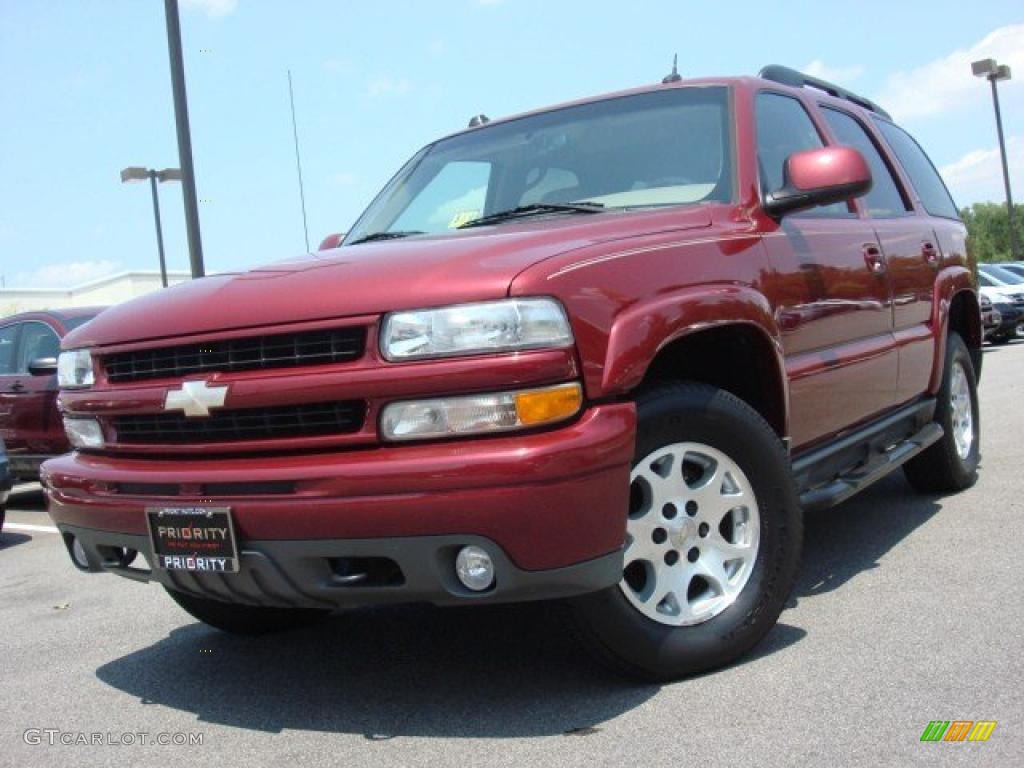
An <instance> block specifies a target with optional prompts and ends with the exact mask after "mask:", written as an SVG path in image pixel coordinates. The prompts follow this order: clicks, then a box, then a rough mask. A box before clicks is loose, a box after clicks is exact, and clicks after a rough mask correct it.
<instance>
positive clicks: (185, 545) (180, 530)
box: [146, 507, 238, 573]
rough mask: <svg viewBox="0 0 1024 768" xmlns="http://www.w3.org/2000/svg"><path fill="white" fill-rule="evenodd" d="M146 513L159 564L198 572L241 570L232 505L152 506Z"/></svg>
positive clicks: (164, 567) (179, 569)
mask: <svg viewBox="0 0 1024 768" xmlns="http://www.w3.org/2000/svg"><path fill="white" fill-rule="evenodd" d="M146 517H147V518H148V519H149V536H150V539H151V540H152V542H153V559H154V560H155V561H156V563H155V565H156V567H157V568H162V569H164V570H167V571H192V572H196V573H234V572H235V571H237V570H238V545H237V544H236V542H235V529H234V526H232V524H231V508H230V507H150V508H148V509H146Z"/></svg>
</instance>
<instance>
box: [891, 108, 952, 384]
mask: <svg viewBox="0 0 1024 768" xmlns="http://www.w3.org/2000/svg"><path fill="white" fill-rule="evenodd" d="M874 123H875V127H876V128H877V129H878V132H879V133H880V134H881V136H882V138H883V139H884V140H885V142H886V143H887V144H888V145H889V147H890V149H891V150H892V154H894V155H895V156H896V160H897V161H899V164H900V166H901V167H902V169H903V172H904V174H905V176H906V177H907V179H908V180H909V182H910V185H911V192H912V198H913V202H914V205H915V208H916V209H917V217H918V219H919V220H920V221H921V222H922V224H921V230H922V232H923V234H922V238H921V242H922V247H921V249H920V250H919V251H917V252H916V253H913V254H910V255H909V256H908V262H907V263H908V267H907V271H906V280H907V282H908V284H909V283H911V281H913V286H914V287H915V288H916V291H917V293H918V295H919V296H920V297H921V299H920V301H919V302H918V303H916V304H913V305H910V307H909V308H908V310H907V313H906V315H905V316H904V318H903V322H904V324H905V325H906V327H907V328H908V334H912V335H914V336H917V337H921V335H922V333H921V331H920V330H919V329H920V328H921V325H922V324H924V323H929V322H930V319H931V310H932V302H933V301H934V298H933V294H934V288H935V276H936V272H937V271H938V270H939V268H941V267H942V266H944V265H945V266H951V265H953V264H959V265H961V266H966V265H967V228H966V227H965V226H964V223H963V222H962V221H961V220H960V214H959V212H958V211H957V209H956V204H955V203H954V202H953V198H952V196H951V195H950V194H949V190H948V189H946V185H945V184H944V183H943V181H942V177H941V176H939V172H938V171H937V170H935V166H934V165H933V164H932V161H931V160H929V159H928V156H927V155H926V154H925V153H924V150H923V149H921V147H920V145H919V144H918V143H917V142H916V141H914V139H913V138H912V137H911V136H910V134H909V133H907V132H906V131H904V130H903V129H902V128H900V127H898V126H896V125H894V124H893V123H890V122H889V121H888V120H884V119H882V118H880V117H876V118H875V119H874ZM929 246H932V247H931V248H929ZM926 297H927V298H926ZM929 330H930V331H931V332H934V331H935V329H931V328H929ZM938 349H940V346H939V345H938V344H935V343H934V337H933V335H932V334H929V336H928V339H927V342H921V341H917V342H913V343H907V344H904V345H903V346H902V347H901V356H900V387H899V388H900V392H901V393H902V394H903V395H904V397H912V396H914V395H917V394H921V393H922V392H924V391H926V389H927V387H928V380H929V378H930V375H931V366H932V362H933V360H934V356H935V352H936V350H938Z"/></svg>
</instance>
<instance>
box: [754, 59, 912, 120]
mask: <svg viewBox="0 0 1024 768" xmlns="http://www.w3.org/2000/svg"><path fill="white" fill-rule="evenodd" d="M757 76H758V77H762V78H764V79H765V80H772V81H774V82H776V83H782V84H783V85H789V86H792V87H793V88H804V87H805V86H810V87H812V88H817V89H818V90H819V91H824V92H825V93H827V94H829V95H830V96H835V97H836V98H839V99H846V100H847V101H852V102H853V103H854V104H856V105H857V106H859V107H864V109H869V110H871V111H872V112H876V113H878V114H879V115H881V116H882V117H884V118H886V119H887V120H892V117H891V116H890V115H889V113H888V112H886V111H885V110H884V109H882V108H881V107H880V106H878V105H877V104H875V102H873V101H871V99H866V98H864V97H863V96H858V95H857V94H856V93H854V92H853V91H848V90H846V89H845V88H841V87H839V86H838V85H836V84H835V83H830V82H828V81H827V80H822V79H821V78H819V77H812V76H811V75H805V74H804V73H803V72H798V71H797V70H795V69H791V68H789V67H784V66H782V65H781V64H770V65H768V66H767V67H764V68H763V69H762V70H761V71H760V72H758V73H757Z"/></svg>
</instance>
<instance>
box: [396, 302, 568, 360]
mask: <svg viewBox="0 0 1024 768" xmlns="http://www.w3.org/2000/svg"><path fill="white" fill-rule="evenodd" d="M572 343H573V339H572V329H571V328H570V327H569V320H568V318H567V317H566V316H565V310H564V309H562V305H561V304H559V303H558V302H557V301H555V300H554V299H543V298H541V299H506V300H502V301H487V302H480V303H477V304H460V305H456V306H452V307H442V308H441V309H422V310H414V311H411V312H394V313H392V314H390V315H388V316H387V317H386V318H385V320H384V328H383V331H382V332H381V344H380V347H381V354H383V355H384V357H385V358H386V359H388V360H415V359H420V358H428V357H454V356H458V355H473V354H480V353H482V352H511V351H514V350H520V349H543V348H559V347H568V346H571V345H572Z"/></svg>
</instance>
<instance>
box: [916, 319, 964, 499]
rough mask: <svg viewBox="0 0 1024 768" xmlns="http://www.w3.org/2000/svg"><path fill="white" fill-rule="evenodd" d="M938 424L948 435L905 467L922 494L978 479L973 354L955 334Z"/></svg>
mask: <svg viewBox="0 0 1024 768" xmlns="http://www.w3.org/2000/svg"><path fill="white" fill-rule="evenodd" d="M935 421H936V423H938V424H939V425H940V426H941V427H942V430H943V432H944V434H943V436H942V439H941V440H939V441H938V442H936V443H934V444H932V445H931V446H929V447H928V448H927V449H926V450H924V451H922V452H921V453H920V454H918V455H917V456H915V457H914V458H913V459H911V460H910V461H908V462H907V463H906V464H904V465H903V473H904V474H905V475H906V477H907V480H908V481H909V482H910V484H911V485H912V486H913V487H914V489H915V490H918V491H921V492H922V493H948V492H951V491H962V490H964V489H965V488H970V487H971V486H972V485H974V483H975V481H976V480H977V479H978V459H979V458H980V455H981V454H980V450H979V444H980V440H981V415H980V412H979V410H978V389H977V383H976V377H975V375H974V364H973V363H972V362H971V353H970V351H969V350H968V349H967V345H966V344H964V341H963V339H961V338H960V335H959V334H958V333H956V332H955V331H954V332H950V334H949V338H948V339H947V341H946V361H945V365H944V366H943V369H942V385H941V386H940V387H939V394H938V402H937V403H936V406H935ZM968 422H969V423H968ZM967 440H969V444H966V445H965V441H967Z"/></svg>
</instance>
